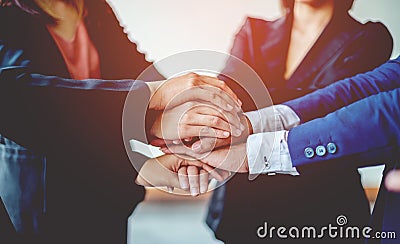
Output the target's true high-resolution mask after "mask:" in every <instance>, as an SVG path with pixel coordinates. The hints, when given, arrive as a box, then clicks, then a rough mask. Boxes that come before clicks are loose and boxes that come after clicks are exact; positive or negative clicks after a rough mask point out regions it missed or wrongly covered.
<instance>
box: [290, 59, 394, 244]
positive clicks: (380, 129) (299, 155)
mask: <svg viewBox="0 0 400 244" xmlns="http://www.w3.org/2000/svg"><path fill="white" fill-rule="evenodd" d="M360 99H361V100H360ZM285 104H286V105H288V106H289V107H291V108H292V109H293V110H294V111H295V112H296V114H297V115H298V116H299V117H300V120H301V122H307V121H309V122H307V123H305V124H302V125H301V126H298V127H295V128H293V129H291V130H290V133H289V136H288V145H289V151H290V156H291V158H292V162H293V166H302V165H309V164H314V163H324V164H329V165H331V166H332V167H340V166H341V163H342V162H349V161H351V162H354V163H355V164H357V165H359V166H367V165H374V164H382V163H385V164H386V167H385V170H384V176H385V175H387V172H389V171H390V170H391V169H393V168H397V167H398V165H396V163H398V162H397V161H396V160H398V158H399V157H400V151H399V148H400V126H399V125H400V57H398V58H397V59H395V60H391V61H389V62H387V63H385V64H383V65H382V66H380V67H379V68H377V69H375V70H373V71H371V72H368V73H366V74H361V75H357V76H355V77H352V78H349V79H346V80H344V81H341V82H338V83H335V84H333V85H331V86H329V87H327V88H325V89H321V90H318V91H316V92H314V93H311V94H309V95H307V96H304V97H301V98H299V99H295V100H292V101H289V102H287V103H285ZM346 105H348V106H346ZM343 106H346V107H343ZM341 107H343V108H341ZM339 108H341V109H339ZM337 109H339V110H337ZM336 110H337V111H336ZM333 111H335V112H333ZM331 112H333V113H331ZM328 113H330V114H328ZM326 114H328V115H327V116H326V117H323V118H319V117H322V116H324V115H326ZM315 118H317V119H315ZM319 145H326V146H328V145H335V147H336V150H331V151H330V150H329V148H328V147H327V151H328V152H327V153H326V154H325V155H323V156H317V155H315V156H313V157H307V155H305V150H306V149H307V148H311V149H315V148H316V147H317V146H319ZM347 159H349V161H348V160H347ZM392 174H394V173H392ZM387 177H388V179H389V180H390V182H392V181H395V180H396V178H395V176H390V174H388V175H387ZM338 180H340V179H338ZM390 182H389V185H388V186H389V189H392V188H394V189H398V188H399V187H400V186H397V187H396V186H392V184H395V183H392V184H390ZM395 182H396V181H395ZM397 183H398V180H397ZM371 225H372V226H373V227H374V228H375V230H377V231H379V230H382V231H395V232H396V235H397V238H398V239H397V242H394V240H391V239H382V240H373V239H372V240H371V242H373V241H382V242H381V243H398V242H399V241H400V240H399V238H400V193H398V192H394V191H388V189H387V188H386V187H385V185H384V184H382V185H381V188H380V191H379V194H378V198H377V201H376V204H375V208H374V212H373V218H372V221H371ZM371 242H368V243H371Z"/></svg>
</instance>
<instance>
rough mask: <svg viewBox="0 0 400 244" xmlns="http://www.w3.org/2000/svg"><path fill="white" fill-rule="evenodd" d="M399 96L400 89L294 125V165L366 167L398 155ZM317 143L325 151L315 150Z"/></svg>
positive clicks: (291, 135) (290, 140) (291, 136)
mask: <svg viewBox="0 0 400 244" xmlns="http://www.w3.org/2000/svg"><path fill="white" fill-rule="evenodd" d="M399 99H400V89H395V90H392V91H389V92H383V93H379V94H378V95H375V96H371V97H368V98H366V99H363V100H360V101H358V102H355V103H353V104H351V105H350V106H347V107H344V108H342V109H340V110H338V111H336V112H334V113H331V114H329V115H328V116H326V117H324V118H319V119H315V120H312V121H310V122H308V123H305V124H302V125H300V126H298V127H295V128H293V129H292V130H291V131H290V132H289V136H288V145H289V151H290V156H291V159H292V162H293V166H295V167H296V166H301V165H306V164H312V163H323V162H324V163H325V162H326V163H328V162H332V161H338V162H354V164H355V165H356V166H366V165H368V164H379V163H386V162H390V161H391V160H392V159H394V158H396V157H397V158H398V155H397V156H396V154H398V147H399V145H400V140H399V135H400V127H399V126H398V125H399V121H400V107H399V103H400V100H399ZM329 143H333V144H334V147H332V144H331V145H328V144H329ZM319 146H322V147H323V148H324V149H325V152H324V150H322V151H320V152H319V153H317V150H318V149H317V147H319ZM307 152H309V153H307ZM318 154H320V155H318Z"/></svg>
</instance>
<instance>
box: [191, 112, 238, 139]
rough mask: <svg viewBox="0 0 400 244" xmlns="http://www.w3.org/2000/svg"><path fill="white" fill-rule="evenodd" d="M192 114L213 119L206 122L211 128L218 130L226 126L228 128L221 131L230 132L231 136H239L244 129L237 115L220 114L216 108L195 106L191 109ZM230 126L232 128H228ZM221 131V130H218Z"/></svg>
mask: <svg viewBox="0 0 400 244" xmlns="http://www.w3.org/2000/svg"><path fill="white" fill-rule="evenodd" d="M193 110H194V111H193V112H196V114H202V115H209V116H212V117H213V118H209V120H208V123H209V124H208V126H210V127H213V128H219V126H221V124H222V125H226V126H228V127H225V128H223V129H225V130H226V129H227V131H231V130H232V134H233V135H234V136H240V134H241V133H242V131H243V130H244V129H245V126H244V125H242V124H241V122H240V117H239V115H238V113H226V112H225V113H221V112H220V111H218V110H217V109H216V108H213V107H210V106H197V107H196V108H195V109H193ZM231 125H232V126H233V127H234V128H232V129H231V128H230V127H231ZM219 129H222V128H219Z"/></svg>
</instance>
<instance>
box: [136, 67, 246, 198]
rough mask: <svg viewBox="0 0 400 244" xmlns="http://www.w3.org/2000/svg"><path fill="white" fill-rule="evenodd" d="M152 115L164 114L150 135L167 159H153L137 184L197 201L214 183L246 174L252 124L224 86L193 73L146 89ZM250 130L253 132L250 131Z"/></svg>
mask: <svg viewBox="0 0 400 244" xmlns="http://www.w3.org/2000/svg"><path fill="white" fill-rule="evenodd" d="M147 84H148V86H149V89H150V91H151V94H152V97H151V100H150V102H149V109H154V110H161V111H162V113H161V114H160V115H159V116H158V118H157V119H156V120H155V122H154V124H153V125H152V128H151V134H152V135H154V136H155V137H156V138H158V139H156V140H153V141H152V142H151V143H152V144H153V145H154V146H158V147H160V148H161V150H162V151H163V152H164V153H165V155H163V156H161V157H158V158H154V159H149V160H147V162H146V163H145V164H144V166H143V167H142V168H141V170H140V172H139V176H138V178H137V180H136V182H137V183H138V184H140V185H143V186H167V187H177V188H181V189H183V190H187V191H190V194H191V195H193V196H197V195H199V194H202V193H205V192H207V190H208V184H209V179H210V178H211V177H213V178H215V179H216V180H218V181H222V180H224V179H226V178H227V177H228V176H229V175H230V172H247V171H248V167H247V163H246V146H245V143H243V142H245V141H246V138H247V136H248V135H249V133H250V131H249V124H250V123H249V122H248V120H247V119H246V116H245V115H243V113H242V110H241V105H242V103H241V101H240V100H239V99H238V98H237V96H236V95H235V94H234V93H233V91H232V90H231V89H230V88H229V87H228V86H227V85H226V84H225V82H223V81H221V80H218V79H217V78H214V77H209V76H202V75H197V74H194V73H190V74H187V75H183V76H180V77H176V78H173V79H170V80H166V81H159V82H151V83H147ZM250 128H251V126H250Z"/></svg>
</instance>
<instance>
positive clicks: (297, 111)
mask: <svg viewBox="0 0 400 244" xmlns="http://www.w3.org/2000/svg"><path fill="white" fill-rule="evenodd" d="M399 99H400V57H399V58H397V59H395V60H391V61H388V62H387V63H385V64H383V65H381V66H380V67H378V68H376V69H375V70H373V71H370V72H367V73H365V74H359V75H357V76H354V77H351V78H347V79H344V80H342V81H338V82H336V83H334V84H332V85H330V86H328V87H326V88H323V89H320V90H318V91H315V92H313V93H311V94H309V95H306V96H303V97H301V98H297V99H294V100H291V101H288V102H285V103H283V105H275V106H273V107H267V108H264V109H260V110H257V111H253V112H248V113H246V117H247V118H248V120H249V121H248V122H249V123H248V124H249V127H250V131H251V134H252V133H254V134H252V135H250V136H249V137H248V138H245V139H244V140H243V141H242V143H243V142H246V141H247V142H246V143H244V144H240V142H239V144H237V145H233V146H232V147H227V148H222V149H217V150H215V151H212V152H210V154H208V155H206V156H204V155H201V154H196V153H194V152H193V150H191V149H187V148H185V147H180V146H175V147H170V150H171V151H170V153H171V152H173V153H178V154H188V155H189V156H192V157H195V158H199V159H200V160H201V161H203V162H204V163H206V164H208V165H211V166H213V167H219V168H222V169H224V170H228V171H232V172H242V173H244V172H249V173H250V174H267V173H278V174H291V173H292V172H293V170H295V171H296V168H297V170H298V171H299V172H300V175H301V174H302V173H303V172H304V171H305V169H307V167H308V166H310V165H318V164H321V165H325V166H326V167H327V168H329V169H330V170H328V171H326V172H325V174H329V173H330V171H331V170H333V169H334V168H336V170H339V171H340V170H345V169H346V168H347V167H349V164H352V166H355V167H360V166H370V165H377V164H382V163H385V164H386V169H385V173H384V174H385V175H386V172H389V171H390V170H391V169H393V168H394V169H396V168H397V167H396V160H397V159H398V157H399V146H400V138H399V135H400V126H399V120H400V101H399ZM255 114H259V116H254V115H255ZM277 118H278V119H277ZM275 123H278V124H281V126H282V131H274V130H275V129H276V127H275V126H271V124H272V125H273V124H275ZM300 123H301V124H300ZM299 124H300V125H299ZM282 132H283V133H282ZM360 142H362V143H360ZM229 143H230V141H229V140H226V139H225V140H219V139H218V141H217V142H216V147H223V145H224V144H225V145H229ZM203 147H206V144H203ZM213 147H214V144H212V145H209V146H208V148H203V149H204V150H209V149H213ZM265 159H267V160H265ZM285 164H288V165H285ZM293 167H296V168H293ZM397 172H398V171H392V172H391V173H389V174H388V175H386V179H387V180H388V181H389V184H388V183H386V188H387V189H388V190H389V191H390V193H389V192H388V191H387V190H386V189H385V187H384V186H385V184H382V187H381V191H380V193H379V196H378V200H377V202H376V206H375V208H374V213H373V222H371V223H370V226H371V227H373V232H372V233H373V234H374V233H375V232H376V231H386V232H387V233H389V232H394V233H395V235H396V236H397V235H398V233H400V229H399V227H400V218H398V216H399V214H400V205H399V203H400V202H399V194H398V193H396V191H399V189H400V185H396V184H398V182H399V180H400V178H398V173H397ZM325 174H323V175H321V176H320V177H321V180H322V179H323V177H325ZM396 174H397V175H396ZM270 177H272V176H270ZM293 179H294V180H296V179H299V177H293ZM336 180H337V181H340V180H342V179H341V178H340V177H338V178H337V179H336ZM275 187H277V188H280V186H279V185H277V186H275ZM249 190H251V189H249ZM317 198H318V196H315V197H314V199H317ZM309 200H310V201H311V200H313V199H309ZM345 200H347V201H350V202H351V201H352V199H351V198H348V199H345ZM271 201H274V199H271ZM289 204H291V205H293V206H295V205H296V204H297V201H293V202H290V203H289ZM262 210H263V208H261V209H260V211H262ZM345 216H346V217H347V218H348V220H349V221H350V222H349V225H351V226H354V224H353V221H352V219H351V217H349V216H347V215H345ZM265 221H268V220H267V219H266V220H265ZM328 222H329V220H327V224H328ZM268 223H269V224H272V225H273V226H276V224H275V223H274V222H270V221H268ZM254 225H255V226H254V227H256V225H257V223H254ZM291 226H296V225H291ZM310 226H314V227H315V226H316V225H313V224H310ZM364 226H367V223H366V224H365V225H364ZM364 226H359V227H360V228H363V227H364ZM286 227H287V226H286ZM296 227H302V226H296ZM243 228H244V229H245V228H246V227H245V226H243ZM256 234H257V232H256V229H255V230H254V233H253V235H254V236H257V235H256ZM325 238H326V239H324V243H325V242H328V241H329V239H330V240H331V241H333V242H334V243H335V242H336V241H337V240H332V238H330V237H329V236H325ZM397 238H399V237H398V236H397ZM361 239H364V238H363V237H361ZM303 240H304V239H303ZM396 240H398V239H396ZM295 241H298V240H295ZM306 241H307V242H310V241H311V240H306ZM318 241H320V239H319V240H318ZM339 241H340V242H341V241H345V240H343V239H341V240H339ZM368 241H378V242H381V241H382V243H392V242H393V236H392V238H387V239H382V240H381V239H380V238H372V239H371V238H369V240H368ZM368 243H370V242H368Z"/></svg>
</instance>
